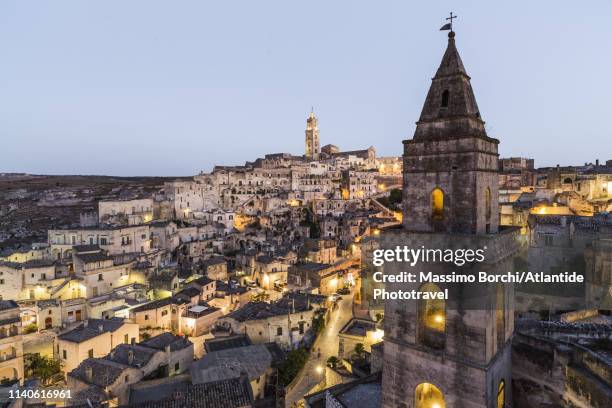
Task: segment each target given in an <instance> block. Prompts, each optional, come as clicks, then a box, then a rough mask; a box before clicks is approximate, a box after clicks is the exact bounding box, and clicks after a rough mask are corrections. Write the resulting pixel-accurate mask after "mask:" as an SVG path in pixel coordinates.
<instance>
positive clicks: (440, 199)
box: [431, 188, 444, 221]
mask: <svg viewBox="0 0 612 408" xmlns="http://www.w3.org/2000/svg"><path fill="white" fill-rule="evenodd" d="M431 218H432V219H433V220H434V221H440V220H443V219H444V192H443V191H442V190H440V189H439V188H435V189H434V190H433V191H432V192H431Z"/></svg>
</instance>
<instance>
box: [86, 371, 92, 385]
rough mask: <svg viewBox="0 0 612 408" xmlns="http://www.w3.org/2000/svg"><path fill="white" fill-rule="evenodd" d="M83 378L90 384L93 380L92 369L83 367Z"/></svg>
mask: <svg viewBox="0 0 612 408" xmlns="http://www.w3.org/2000/svg"><path fill="white" fill-rule="evenodd" d="M85 377H86V378H87V382H89V383H90V382H92V380H93V369H92V368H91V367H85Z"/></svg>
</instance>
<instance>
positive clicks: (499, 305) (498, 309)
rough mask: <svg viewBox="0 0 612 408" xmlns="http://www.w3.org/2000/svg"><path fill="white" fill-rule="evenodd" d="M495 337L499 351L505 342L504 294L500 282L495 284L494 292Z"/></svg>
mask: <svg viewBox="0 0 612 408" xmlns="http://www.w3.org/2000/svg"><path fill="white" fill-rule="evenodd" d="M495 337H496V338H497V350H498V351H499V350H501V348H502V347H503V346H504V343H505V342H506V294H505V288H504V285H503V284H502V283H498V284H497V291H496V294H495Z"/></svg>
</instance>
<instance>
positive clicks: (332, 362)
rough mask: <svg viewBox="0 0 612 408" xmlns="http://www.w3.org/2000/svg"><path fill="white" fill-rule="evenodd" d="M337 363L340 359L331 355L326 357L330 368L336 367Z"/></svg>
mask: <svg viewBox="0 0 612 408" xmlns="http://www.w3.org/2000/svg"><path fill="white" fill-rule="evenodd" d="M339 363H340V360H339V359H338V357H336V356H331V357H330V358H328V359H327V365H328V366H330V367H331V368H336V367H337V366H338V364H339Z"/></svg>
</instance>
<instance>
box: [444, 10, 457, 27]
mask: <svg viewBox="0 0 612 408" xmlns="http://www.w3.org/2000/svg"><path fill="white" fill-rule="evenodd" d="M455 18H457V16H453V12H452V11H451V12H450V17H446V19H447V20H450V29H451V31H453V19H455Z"/></svg>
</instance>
